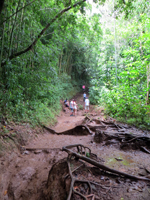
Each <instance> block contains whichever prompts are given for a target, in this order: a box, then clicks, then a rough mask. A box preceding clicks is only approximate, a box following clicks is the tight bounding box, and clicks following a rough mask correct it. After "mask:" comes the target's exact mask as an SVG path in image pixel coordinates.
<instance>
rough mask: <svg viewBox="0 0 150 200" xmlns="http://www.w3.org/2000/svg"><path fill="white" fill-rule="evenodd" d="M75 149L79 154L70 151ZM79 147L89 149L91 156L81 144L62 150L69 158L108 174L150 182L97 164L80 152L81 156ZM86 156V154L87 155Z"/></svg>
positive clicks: (147, 179)
mask: <svg viewBox="0 0 150 200" xmlns="http://www.w3.org/2000/svg"><path fill="white" fill-rule="evenodd" d="M73 147H77V153H76V152H74V151H72V150H70V149H71V148H73ZM79 147H82V149H88V150H89V154H90V153H91V150H90V149H89V148H87V147H84V146H83V145H81V144H76V145H69V146H65V147H63V148H62V150H63V151H66V152H67V153H68V155H69V157H71V158H72V157H75V158H76V159H81V160H84V161H86V162H88V163H90V164H92V165H94V166H96V167H98V168H100V169H103V170H105V171H108V172H111V173H114V174H117V175H121V176H123V177H127V178H130V179H135V180H143V181H150V179H149V178H145V177H139V176H134V175H130V174H127V173H124V172H121V171H118V170H115V169H112V168H109V167H107V166H105V165H102V164H101V163H99V162H96V161H95V160H93V159H90V158H88V157H86V156H83V155H82V153H81V152H80V154H79V151H78V148H79ZM83 154H85V151H84V152H83ZM85 155H86V154H85Z"/></svg>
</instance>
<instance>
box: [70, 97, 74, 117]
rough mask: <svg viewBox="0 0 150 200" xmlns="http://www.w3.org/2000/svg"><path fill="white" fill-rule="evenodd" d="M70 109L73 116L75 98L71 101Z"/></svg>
mask: <svg viewBox="0 0 150 200" xmlns="http://www.w3.org/2000/svg"><path fill="white" fill-rule="evenodd" d="M70 110H71V114H70V116H73V100H71V101H70Z"/></svg>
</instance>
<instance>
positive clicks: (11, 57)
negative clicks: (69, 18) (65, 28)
mask: <svg viewBox="0 0 150 200" xmlns="http://www.w3.org/2000/svg"><path fill="white" fill-rule="evenodd" d="M85 1H86V0H82V1H80V2H78V3H75V4H74V5H72V6H68V7H67V8H64V9H63V10H61V11H60V12H59V13H58V14H57V15H56V16H55V17H54V18H53V19H51V21H50V22H49V23H48V24H47V25H46V27H45V28H44V29H43V30H42V31H41V32H40V33H39V35H38V36H37V38H36V39H35V40H34V41H33V42H32V44H31V45H30V46H28V47H27V48H26V49H24V50H22V51H20V52H17V53H15V54H13V55H11V56H10V57H9V58H8V59H9V60H12V59H13V58H16V57H18V56H20V55H22V54H24V53H26V52H28V51H29V50H31V49H32V48H33V47H34V46H35V45H36V43H37V41H38V40H39V39H40V38H41V36H42V35H43V34H44V33H45V31H46V30H47V29H48V28H49V26H50V25H51V24H53V23H54V22H55V21H56V20H57V19H58V18H60V16H62V15H63V14H64V13H65V12H67V11H68V10H70V9H72V8H75V7H76V6H78V5H81V4H82V3H83V2H85ZM6 63H7V61H5V62H2V64H1V66H4V65H6Z"/></svg>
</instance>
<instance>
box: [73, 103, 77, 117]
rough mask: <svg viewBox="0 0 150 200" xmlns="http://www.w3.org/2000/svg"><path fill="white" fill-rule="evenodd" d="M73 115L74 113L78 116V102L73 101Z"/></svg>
mask: <svg viewBox="0 0 150 200" xmlns="http://www.w3.org/2000/svg"><path fill="white" fill-rule="evenodd" d="M73 113H74V116H76V114H77V103H76V100H74V101H73Z"/></svg>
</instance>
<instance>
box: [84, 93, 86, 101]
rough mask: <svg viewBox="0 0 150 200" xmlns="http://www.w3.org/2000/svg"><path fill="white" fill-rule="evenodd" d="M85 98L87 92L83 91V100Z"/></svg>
mask: <svg viewBox="0 0 150 200" xmlns="http://www.w3.org/2000/svg"><path fill="white" fill-rule="evenodd" d="M85 98H86V93H85V92H84V93H83V101H85Z"/></svg>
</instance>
